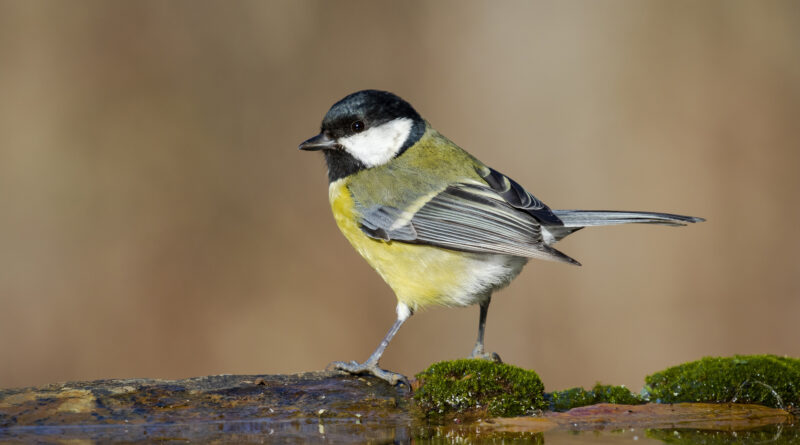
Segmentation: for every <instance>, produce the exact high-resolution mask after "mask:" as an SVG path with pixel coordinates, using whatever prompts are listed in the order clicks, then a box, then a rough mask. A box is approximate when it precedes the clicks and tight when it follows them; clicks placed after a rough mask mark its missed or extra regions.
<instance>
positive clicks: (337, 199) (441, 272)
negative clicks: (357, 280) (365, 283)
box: [328, 180, 525, 310]
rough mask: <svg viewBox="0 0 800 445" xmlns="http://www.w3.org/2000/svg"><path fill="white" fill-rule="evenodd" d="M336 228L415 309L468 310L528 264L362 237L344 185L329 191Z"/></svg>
mask: <svg viewBox="0 0 800 445" xmlns="http://www.w3.org/2000/svg"><path fill="white" fill-rule="evenodd" d="M328 192H329V198H330V202H331V209H332V210H333V215H334V218H335V219H336V224H337V225H338V226H339V230H341V231H342V233H343V234H344V236H345V237H346V238H347V240H348V241H350V244H352V245H353V247H354V248H355V249H356V251H358V253H359V254H361V256H362V257H364V259H366V260H367V262H368V263H369V265H370V266H372V267H373V268H374V269H375V270H376V271H377V272H378V274H380V276H381V277H383V279H384V280H385V281H386V283H387V284H389V286H390V287H391V288H392V290H393V291H394V292H395V294H396V295H397V299H398V300H399V301H400V302H402V303H404V304H406V305H408V306H409V307H411V308H412V309H413V310H417V309H419V308H421V307H424V306H430V305H444V306H466V305H469V304H474V303H476V302H477V301H479V300H480V299H482V298H485V296H486V295H487V294H486V292H487V291H490V290H492V289H495V288H498V287H502V286H504V285H505V284H507V283H508V282H509V281H510V280H511V279H512V278H513V277H514V276H516V275H517V274H518V273H519V270H520V269H521V268H522V265H524V263H525V261H524V260H522V259H519V260H518V259H515V258H513V257H507V256H504V255H476V254H470V253H465V252H458V251H452V250H446V249H441V248H437V247H432V246H427V245H420V244H408V243H401V242H396V241H383V240H376V239H373V238H370V237H368V236H367V235H365V234H364V232H362V230H361V228H360V227H359V224H358V220H357V219H358V217H357V215H356V214H355V203H354V201H353V198H352V196H351V195H350V192H349V191H348V189H347V186H346V185H345V183H344V180H339V181H335V182H333V183H331V184H330V188H329V190H328Z"/></svg>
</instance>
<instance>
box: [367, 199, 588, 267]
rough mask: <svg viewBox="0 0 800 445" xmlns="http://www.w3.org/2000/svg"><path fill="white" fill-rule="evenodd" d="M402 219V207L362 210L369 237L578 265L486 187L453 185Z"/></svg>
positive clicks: (525, 216)
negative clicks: (403, 221)
mask: <svg viewBox="0 0 800 445" xmlns="http://www.w3.org/2000/svg"><path fill="white" fill-rule="evenodd" d="M402 218H403V212H402V211H401V210H399V209H395V208H391V207H381V206H375V207H371V208H369V209H367V210H366V211H364V212H362V219H361V227H362V230H363V231H364V233H366V234H367V235H368V236H370V237H373V238H376V239H383V240H387V241H390V240H397V241H404V242H411V243H418V244H428V245H433V246H437V247H442V248H446V249H452V250H461V251H466V252H480V253H496V254H504V255H512V256H519V257H525V258H540V259H550V260H558V261H564V262H567V263H572V264H578V262H577V261H575V260H573V259H572V258H570V257H568V256H566V255H564V254H563V253H561V252H559V251H557V250H555V249H552V248H550V247H549V246H547V245H546V244H545V243H544V241H543V239H542V233H541V225H540V224H539V222H538V221H537V220H536V219H535V218H534V217H533V216H531V215H530V214H529V213H527V212H524V211H521V210H519V209H517V208H515V207H514V206H512V205H510V204H509V203H507V202H506V201H505V199H504V198H503V197H502V196H500V195H499V194H498V193H497V192H496V191H494V190H493V189H491V188H489V187H486V186H481V185H476V184H454V185H451V186H449V187H448V188H447V189H445V190H444V191H442V192H441V193H439V194H437V195H435V196H434V197H433V198H432V199H431V200H430V201H428V202H427V203H425V204H424V205H423V206H422V207H421V208H420V209H419V210H417V212H416V213H414V214H413V216H411V218H410V220H409V221H407V222H406V223H405V224H402V223H401V224H398V221H401V222H402ZM406 218H408V216H406ZM412 236H413V238H412Z"/></svg>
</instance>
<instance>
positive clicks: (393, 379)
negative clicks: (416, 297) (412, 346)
mask: <svg viewBox="0 0 800 445" xmlns="http://www.w3.org/2000/svg"><path fill="white" fill-rule="evenodd" d="M412 313H413V312H412V311H411V308H409V307H408V306H406V305H405V304H403V303H397V320H396V321H395V322H394V324H393V325H392V327H391V328H390V329H389V332H387V333H386V336H385V337H383V340H381V344H379V345H378V348H377V349H375V352H373V353H372V355H370V356H369V358H368V359H367V361H365V362H364V363H358V362H356V361H355V360H353V361H351V362H333V363H331V364H329V365H328V367H327V369H329V370H340V371H346V372H349V373H351V374H372V375H374V376H375V377H378V378H379V379H383V380H386V381H387V382H389V384H391V385H396V384H398V383H403V384H404V385H406V387H407V388H411V385H410V384H409V382H408V379H407V378H406V376H404V375H402V374H398V373H396V372H391V371H387V370H385V369H381V368H379V367H378V360H380V359H381V356H382V355H383V351H384V350H385V349H386V347H387V346H389V342H390V341H392V337H394V334H396V333H397V331H398V330H399V329H400V326H402V324H403V322H405V321H406V320H407V319H408V317H410V316H411V314H412Z"/></svg>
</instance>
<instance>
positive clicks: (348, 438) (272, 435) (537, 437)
mask: <svg viewBox="0 0 800 445" xmlns="http://www.w3.org/2000/svg"><path fill="white" fill-rule="evenodd" d="M65 441H69V442H71V441H75V442H79V443H81V444H92V443H109V442H125V443H137V442H141V443H145V442H160V443H186V442H193V443H205V442H216V443H220V442H222V443H277V444H281V443H285V444H300V443H375V444H382V443H400V444H403V443H415V444H469V443H486V444H548V445H567V444H576V445H577V444H586V445H600V444H609V445H610V444H636V445H643V444H653V445H655V444H664V443H669V444H705V445H713V444H800V425H797V424H782V425H770V426H766V427H759V428H755V429H749V430H741V431H730V430H728V431H724V430H698V429H686V428H683V429H669V428H667V429H647V428H624V429H618V430H604V429H598V430H581V431H570V430H556V431H547V432H544V433H525V432H496V431H493V430H491V429H490V428H486V427H485V426H480V425H469V426H454V427H433V426H431V427H420V426H412V425H410V424H407V423H396V422H360V423H359V422H357V421H352V420H341V419H331V420H327V421H312V420H310V419H304V420H295V421H280V422H275V421H271V420H257V421H219V422H201V423H186V424H181V423H175V424H156V425H129V426H126V425H104V426H61V427H56V426H47V427H44V426H31V427H15V428H9V429H5V430H0V442H2V443H31V442H35V443H45V444H46V443H59V444H63V443H65Z"/></svg>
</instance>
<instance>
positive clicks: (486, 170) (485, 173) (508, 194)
mask: <svg viewBox="0 0 800 445" xmlns="http://www.w3.org/2000/svg"><path fill="white" fill-rule="evenodd" d="M477 170H478V174H479V175H480V176H481V179H483V180H484V181H486V183H487V184H489V187H491V188H492V190H494V191H495V192H497V194H499V195H500V196H502V197H503V199H504V200H505V201H506V202H507V203H508V204H510V205H511V206H513V207H514V208H517V209H520V210H522V211H524V212H526V213H528V214H530V215H531V216H533V217H534V218H536V220H537V221H539V222H540V223H542V224H544V225H547V226H549V225H555V226H561V225H563V223H562V222H561V220H560V219H559V218H558V216H556V215H555V214H554V213H553V211H552V210H550V207H547V206H546V205H545V204H544V203H543V202H542V201H540V200H538V199H537V198H536V197H535V196H533V195H532V194H531V193H530V192H528V191H527V190H525V189H524V188H523V187H522V186H521V185H519V184H517V182H516V181H514V180H513V179H511V178H509V177H508V176H506V175H504V174H502V173H500V172H499V171H497V170H495V169H493V168H490V167H486V166H482V167H480V168H479V169H477Z"/></svg>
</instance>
